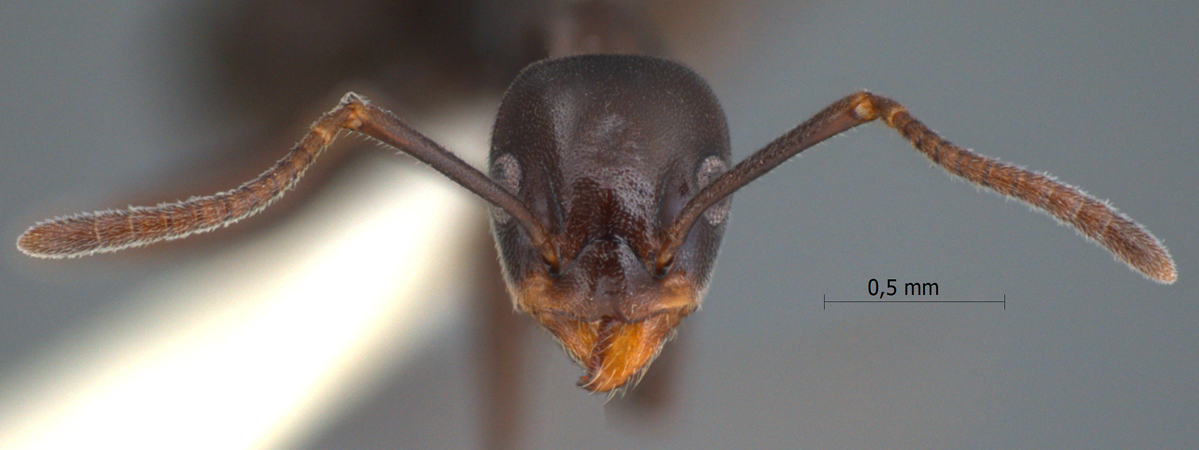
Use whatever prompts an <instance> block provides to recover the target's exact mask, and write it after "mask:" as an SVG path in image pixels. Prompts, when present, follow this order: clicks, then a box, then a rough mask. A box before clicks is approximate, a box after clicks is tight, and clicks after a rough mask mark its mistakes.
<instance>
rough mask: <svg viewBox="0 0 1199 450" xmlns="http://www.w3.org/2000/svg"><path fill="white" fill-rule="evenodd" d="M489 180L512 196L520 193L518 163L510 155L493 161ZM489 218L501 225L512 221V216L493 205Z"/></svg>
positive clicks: (501, 156) (506, 154)
mask: <svg viewBox="0 0 1199 450" xmlns="http://www.w3.org/2000/svg"><path fill="white" fill-rule="evenodd" d="M491 178H492V179H494V180H495V182H496V183H498V184H499V185H500V186H503V187H504V189H506V190H507V191H508V192H509V193H511V194H512V195H518V194H519V193H520V163H519V162H517V161H516V158H515V157H513V156H512V154H511V153H505V154H503V155H500V157H499V158H496V159H495V161H494V162H493V163H492V166H491ZM491 217H492V218H493V219H494V220H495V221H496V223H498V224H501V225H504V224H507V223H508V222H511V221H512V215H510V214H508V212H507V211H504V210H503V209H502V208H497V207H496V206H494V205H492V206H491Z"/></svg>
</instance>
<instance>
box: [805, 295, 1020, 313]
mask: <svg viewBox="0 0 1199 450" xmlns="http://www.w3.org/2000/svg"><path fill="white" fill-rule="evenodd" d="M820 298H821V300H822V302H823V305H822V306H821V309H828V306H827V305H828V304H829V303H999V304H1002V305H1003V309H1004V310H1007V294H1003V300H829V299H828V298H827V296H825V295H821V296H820Z"/></svg>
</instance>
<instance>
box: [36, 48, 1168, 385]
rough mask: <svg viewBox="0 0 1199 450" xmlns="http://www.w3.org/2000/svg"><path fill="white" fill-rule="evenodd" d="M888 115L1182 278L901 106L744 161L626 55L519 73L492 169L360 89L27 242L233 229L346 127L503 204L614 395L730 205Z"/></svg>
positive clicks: (1103, 210)
mask: <svg viewBox="0 0 1199 450" xmlns="http://www.w3.org/2000/svg"><path fill="white" fill-rule="evenodd" d="M875 120H879V121H881V122H882V123H883V124H885V125H887V126H889V127H891V128H893V129H895V130H896V131H898V132H899V133H900V135H901V136H903V138H904V139H905V140H907V141H908V142H909V143H910V144H911V145H912V146H913V147H915V149H916V150H918V151H919V152H921V153H922V154H923V155H925V156H926V157H927V158H929V159H930V160H931V161H932V162H933V163H935V164H937V165H938V166H940V167H941V168H942V169H944V170H946V171H947V172H949V173H950V174H952V175H954V176H957V177H960V178H962V179H964V180H966V181H969V182H970V183H972V184H974V185H976V186H980V187H985V188H987V189H990V190H992V191H994V192H996V193H998V194H1001V195H1003V196H1005V197H1010V198H1015V199H1017V200H1020V201H1022V202H1024V203H1026V204H1028V205H1030V206H1032V207H1033V208H1036V209H1038V210H1041V211H1043V212H1046V213H1047V214H1049V215H1050V216H1052V217H1054V218H1055V219H1057V220H1058V221H1060V222H1062V223H1065V224H1068V225H1070V226H1071V227H1073V228H1075V229H1076V230H1077V231H1078V232H1079V233H1081V234H1082V235H1083V236H1085V237H1086V238H1088V239H1090V240H1093V241H1095V242H1097V243H1098V244H1100V245H1101V246H1103V247H1104V248H1106V249H1107V250H1109V251H1110V252H1111V253H1112V254H1113V255H1114V256H1115V257H1116V258H1117V259H1119V260H1121V261H1123V262H1125V263H1126V264H1128V266H1129V267H1131V268H1132V269H1133V270H1135V271H1137V272H1139V273H1141V274H1143V275H1144V276H1145V277H1147V278H1150V279H1152V280H1154V281H1157V282H1161V283H1172V282H1174V280H1175V279H1176V278H1177V274H1176V270H1175V267H1174V262H1173V260H1172V259H1171V257H1170V255H1169V253H1168V252H1167V250H1166V249H1165V247H1163V246H1162V245H1161V243H1160V242H1159V241H1158V240H1157V239H1156V238H1155V237H1154V236H1153V235H1152V234H1151V233H1150V232H1149V231H1147V230H1146V229H1144V228H1143V227H1141V226H1140V225H1138V224H1137V223H1136V222H1134V221H1133V220H1132V219H1130V218H1129V217H1127V216H1126V215H1124V214H1121V213H1119V212H1118V211H1116V210H1115V209H1114V208H1112V207H1111V206H1109V205H1108V204H1107V203H1106V202H1103V201H1100V200H1097V199H1096V198H1094V197H1092V196H1090V195H1088V194H1086V193H1084V192H1082V191H1081V190H1079V189H1077V188H1075V187H1072V186H1069V185H1067V184H1064V183H1061V182H1059V181H1057V180H1055V179H1054V178H1053V177H1051V176H1049V175H1046V174H1042V173H1037V172H1033V171H1030V170H1027V169H1024V168H1021V167H1018V166H1015V165H1012V164H1007V163H1003V162H999V161H997V160H995V159H992V158H989V157H986V156H983V155H980V154H978V153H975V152H973V151H970V150H967V149H964V148H962V147H959V146H957V145H955V144H952V143H950V142H949V141H947V140H945V139H944V138H942V137H941V136H939V135H938V134H936V133H934V132H933V131H931V130H930V129H929V128H928V127H927V126H926V125H924V124H923V123H922V122H920V121H919V120H917V119H916V118H914V117H913V115H912V114H910V113H909V112H908V111H907V110H906V109H905V108H904V107H903V106H902V105H900V104H899V103H897V102H895V101H894V100H891V99H889V98H886V97H883V96H880V95H876V94H873V93H869V92H866V91H861V92H857V93H853V94H851V95H849V96H846V97H844V98H842V99H841V100H838V101H836V102H834V103H832V104H831V105H829V106H828V107H826V108H825V109H823V110H822V111H820V112H818V113H817V114H816V115H814V116H813V117H812V118H810V119H808V120H806V121H804V122H803V123H800V124H799V125H798V126H796V127H795V128H794V129H792V130H791V131H789V132H787V133H785V134H784V135H782V136H781V137H779V138H778V139H776V140H775V141H773V142H771V143H770V144H768V145H767V146H766V147H765V148H763V149H761V150H759V151H758V152H757V153H754V154H753V155H752V156H750V157H749V158H747V159H745V160H743V161H741V162H740V163H738V164H736V165H735V166H734V165H732V162H731V157H730V154H731V152H730V145H729V138H728V130H727V125H726V124H725V118H724V113H723V111H722V109H721V107H720V105H719V103H718V101H717V100H716V98H715V96H714V95H713V93H712V91H711V90H710V89H709V88H708V86H707V84H706V83H705V82H704V81H703V80H702V79H701V78H700V77H699V76H698V75H696V74H695V73H694V72H692V71H691V70H690V69H688V68H686V67H684V66H682V65H680V64H677V63H674V62H671V61H669V60H667V59H663V58H659V57H653V56H641V55H629V54H585V55H576V56H566V57H557V58H551V59H547V60H543V61H540V62H537V63H534V64H532V65H530V66H529V67H527V68H526V69H525V70H524V71H522V72H521V73H520V75H518V76H517V78H516V80H515V81H514V82H513V83H512V85H511V86H510V87H509V89H508V91H507V93H506V94H505V96H504V98H503V100H502V102H501V104H500V107H499V112H498V115H497V119H496V123H495V126H494V130H493V136H492V146H491V152H490V157H489V164H488V172H489V173H488V174H485V173H483V172H482V171H480V170H478V169H475V168H474V167H471V166H470V165H468V164H467V163H465V162H463V161H462V160H461V159H459V158H457V157H456V156H454V154H453V153H451V152H450V151H448V150H446V149H445V148H443V147H441V146H440V145H439V144H437V143H436V142H434V141H432V140H430V139H429V138H427V137H425V136H424V135H422V134H421V133H420V132H418V131H417V130H415V129H413V128H412V127H410V126H408V125H407V124H406V123H405V122H404V121H403V120H401V119H400V118H399V117H397V116H396V115H394V114H392V113H390V112H388V111H387V110H385V109H383V108H381V107H379V106H376V105H374V104H372V103H371V102H369V101H368V100H366V99H365V98H363V97H361V96H359V95H357V94H354V93H348V94H346V95H345V96H344V97H343V98H342V100H341V102H340V103H339V104H338V105H337V107H335V108H334V109H332V110H331V111H329V112H328V113H326V114H325V115H324V116H322V117H321V118H320V119H319V120H317V122H316V123H315V124H313V125H312V127H311V129H310V131H309V132H308V134H307V135H306V136H304V138H303V139H301V140H300V141H299V143H297V144H296V145H295V146H294V147H293V148H292V149H291V151H290V152H289V153H288V154H287V155H286V156H284V157H283V159H281V160H279V161H278V163H276V164H275V166H274V167H272V168H270V169H268V170H267V171H266V172H263V173H262V174H261V175H259V176H258V177H257V178H255V179H253V180H250V181H248V182H246V183H244V184H242V185H241V186H239V187H237V188H235V189H233V190H230V191H226V192H222V193H218V194H214V195H209V196H202V197H193V198H191V199H189V200H186V201H183V202H177V203H164V204H160V205H158V206H154V207H132V208H129V209H126V210H109V211H100V212H95V213H84V214H78V215H74V216H70V217H66V218H59V219H54V220H49V221H45V222H41V223H39V224H37V225H35V226H34V227H32V228H30V229H29V230H28V231H26V232H25V233H24V234H23V235H22V236H21V237H20V238H19V240H18V242H17V246H18V248H20V249H21V250H22V251H23V252H25V253H27V254H29V255H30V256H35V257H46V258H64V257H78V256H84V255H90V254H93V253H102V252H111V251H117V250H121V249H124V248H129V247H136V246H142V245H147V244H151V243H154V242H159V241H164V240H172V239H180V238H183V237H186V236H188V235H191V234H194V233H202V232H207V231H212V230H214V229H217V228H221V227H224V226H227V225H230V224H233V223H235V222H237V221H239V220H241V219H244V218H246V217H249V216H251V215H253V214H255V213H258V212H259V211H261V210H262V209H264V208H266V207H267V206H269V205H270V204H271V203H272V202H274V201H275V200H277V199H279V198H280V197H281V196H282V195H283V194H284V193H285V192H286V191H287V190H288V189H290V188H291V187H293V186H294V185H295V184H296V183H297V182H298V181H299V179H300V177H301V176H302V175H303V173H304V172H305V170H307V169H308V168H309V167H310V166H311V165H312V164H313V163H314V162H315V161H316V159H317V157H318V156H319V155H320V153H321V152H322V151H323V150H324V149H325V148H326V147H327V146H329V145H330V144H331V143H332V142H333V141H334V139H335V138H336V137H337V135H338V134H339V133H341V132H342V131H343V130H346V131H351V132H356V133H360V134H363V135H366V136H369V137H372V138H374V139H377V140H379V141H381V142H383V143H385V144H387V145H390V146H393V147H395V148H397V149H399V150H401V151H403V152H405V153H408V154H410V155H412V156H413V157H415V158H417V159H418V160H420V161H422V162H424V163H426V164H428V165H430V166H431V167H433V168H434V169H435V170H437V171H439V172H441V173H442V174H443V175H445V176H446V177H448V178H449V179H450V180H452V181H454V182H455V183H457V184H459V185H461V186H462V187H464V188H466V189H468V190H470V191H471V192H473V193H475V194H476V195H478V196H479V197H481V198H483V199H484V200H486V201H487V202H489V203H490V204H491V205H492V214H491V223H492V230H493V234H494V237H495V240H496V242H497V244H498V247H499V249H500V255H501V258H500V262H501V266H502V268H503V273H504V279H505V281H506V282H507V286H508V290H509V292H510V293H511V295H512V297H513V299H514V302H515V305H516V308H517V309H518V310H520V311H522V312H525V313H528V314H529V315H531V316H533V317H534V318H536V319H537V320H538V321H539V322H540V323H541V325H542V326H543V327H545V328H546V329H547V330H549V332H550V333H551V334H552V335H553V336H554V337H555V338H556V339H557V340H558V341H559V343H560V344H561V345H562V347H563V349H564V350H565V351H566V353H567V354H568V355H569V356H570V357H571V358H572V359H574V360H575V361H576V362H577V363H578V364H579V365H580V366H581V367H582V368H583V369H584V371H585V374H584V375H583V376H582V378H581V379H580V380H579V386H580V387H582V388H584V389H587V390H589V391H595V392H614V391H617V390H619V389H622V388H625V387H627V386H630V385H631V384H633V383H635V382H636V380H638V379H639V378H640V377H641V376H642V375H643V374H644V373H645V371H646V369H647V368H648V367H649V365H650V363H651V362H652V361H653V360H654V358H655V357H656V356H657V355H658V353H659V352H660V351H661V350H662V347H663V345H664V344H665V342H667V341H668V340H669V339H670V338H671V337H672V335H673V332H674V330H675V327H676V326H678V324H679V323H680V322H681V321H682V319H683V318H684V317H686V316H687V315H689V314H691V313H692V312H694V311H695V310H696V309H698V307H699V305H700V302H701V300H702V297H703V294H704V292H705V291H706V290H707V287H708V281H709V279H710V276H711V274H712V270H713V267H714V264H715V260H716V255H717V252H718V249H719V247H720V241H721V237H722V236H723V233H724V230H725V226H726V224H727V220H728V217H729V207H730V201H731V196H732V194H733V193H734V192H736V191H737V190H738V189H740V188H742V187H744V186H745V185H747V184H748V183H750V182H752V181H753V180H755V179H757V178H758V177H760V176H762V175H764V174H765V173H767V172H768V171H770V170H772V169H774V168H775V167H777V166H778V165H780V164H782V163H783V162H784V161H787V160H788V159H790V158H791V157H793V156H795V155H796V154H799V153H800V152H802V151H803V150H805V149H807V148H808V147H811V146H812V145H815V144H817V143H819V142H822V141H824V140H826V139H828V138H830V137H833V136H836V135H838V134H840V133H842V132H844V131H846V130H849V129H851V128H853V127H856V126H858V125H861V124H864V123H866V122H871V121H875Z"/></svg>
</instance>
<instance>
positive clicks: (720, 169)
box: [696, 155, 729, 226]
mask: <svg viewBox="0 0 1199 450" xmlns="http://www.w3.org/2000/svg"><path fill="white" fill-rule="evenodd" d="M728 170H729V166H728V164H726V163H725V162H724V160H723V159H720V157H719V156H716V155H712V156H709V157H707V158H704V160H703V161H702V162H700V163H699V170H698V173H696V178H697V179H698V180H699V188H700V189H701V190H702V189H703V188H705V187H707V186H708V185H709V184H712V182H713V181H716V179H717V178H720V176H721V175H724V173H725V172H728ZM728 218H729V198H728V197H726V198H725V199H724V200H721V201H720V202H717V203H716V204H715V205H712V206H711V207H709V208H708V210H707V211H704V220H707V221H708V223H709V224H711V225H712V226H717V225H720V224H722V223H724V221H725V220H728Z"/></svg>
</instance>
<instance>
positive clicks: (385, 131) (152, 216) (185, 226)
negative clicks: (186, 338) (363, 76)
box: [17, 92, 558, 267]
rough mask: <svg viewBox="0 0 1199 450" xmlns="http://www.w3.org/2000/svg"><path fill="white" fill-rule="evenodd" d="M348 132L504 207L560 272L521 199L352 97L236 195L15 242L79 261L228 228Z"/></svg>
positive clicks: (89, 222)
mask: <svg viewBox="0 0 1199 450" xmlns="http://www.w3.org/2000/svg"><path fill="white" fill-rule="evenodd" d="M343 129H345V130H350V131H357V132H360V133H363V134H366V135H368V136H371V137H373V138H376V139H379V140H380V141H383V142H384V143H386V144H388V145H391V146H393V147H395V148H397V149H399V150H400V151H403V152H405V153H408V154H409V155H412V156H413V157H415V158H416V159H419V160H421V161H422V162H424V163H426V164H428V165H430V166H432V167H433V168H434V169H436V170H437V171H439V172H441V173H442V174H444V175H446V176H447V177H449V178H450V179H451V180H453V181H454V182H455V183H458V184H459V185H461V186H462V187H465V188H466V189H468V190H470V191H471V192H474V193H475V194H476V195H478V196H480V197H482V198H483V199H484V200H486V201H488V202H490V203H491V204H493V205H495V206H496V207H498V208H500V209H503V210H504V211H505V212H507V213H508V214H510V215H512V217H513V218H515V219H516V220H517V221H518V222H519V223H520V224H521V226H522V227H523V229H524V230H525V231H526V232H527V233H528V234H529V237H530V241H532V243H533V245H535V246H536V247H537V248H538V249H539V250H540V251H541V253H542V256H543V258H544V259H545V260H546V261H547V262H548V263H549V264H550V265H551V266H552V267H557V265H558V259H557V258H558V255H557V251H556V249H555V248H554V245H553V243H552V242H551V241H550V239H549V237H548V236H547V235H546V233H545V230H544V229H543V228H542V227H541V225H540V223H538V222H537V221H536V220H535V219H534V218H533V215H532V213H531V212H529V209H528V208H527V207H526V206H525V205H524V203H523V202H521V201H520V199H518V198H516V197H515V196H513V195H512V194H511V193H509V192H508V191H506V190H505V189H504V188H503V187H501V186H499V185H498V184H496V183H495V182H494V181H492V180H491V179H490V178H488V177H487V176H486V175H484V174H483V173H482V172H480V171H479V170H478V169H475V168H474V167H471V166H470V165H469V164H467V163H466V162H464V161H462V160H461V159H459V158H458V157H457V156H454V154H453V153H450V152H449V151H448V150H446V149H445V148H443V147H441V146H440V145H438V144H437V143H435V142H433V141H432V140H430V139H429V138H427V137H425V136H424V135H422V134H420V133H419V132H417V131H416V130H414V129H412V127H410V126H408V125H407V124H406V123H404V122H403V121H402V120H400V119H399V118H398V117H396V116H395V115H393V114H391V113H389V112H387V111H385V110H383V109H380V108H379V107H376V106H374V105H372V104H371V103H370V102H368V101H366V100H365V99H364V98H362V97H360V96H358V95H357V94H354V93H352V92H351V93H347V94H346V95H345V96H344V97H342V99H341V102H340V103H339V104H338V105H337V107H336V108H334V109H333V110H331V111H329V112H327V113H325V115H324V116H322V117H321V118H320V119H319V120H317V121H316V123H314V124H313V125H312V128H311V129H310V130H309V131H308V134H307V135H305V136H304V138H303V139H301V140H300V142H298V143H296V145H295V146H294V147H292V149H291V151H290V152H288V153H287V155H286V156H284V157H283V159H280V160H279V162H277V163H275V165H274V166H273V167H271V168H270V169H268V170H267V171H266V172H263V173H262V174H261V175H259V176H258V177H256V178H254V179H253V180H250V181H247V182H246V183H243V184H242V185H241V186H238V187H237V188H235V189H233V190H229V191H225V192H221V193H218V194H214V195H208V196H202V197H192V198H190V199H187V200H184V201H181V202H175V203H162V204H159V205H158V206H153V207H131V208H129V209H123V210H107V211H97V212H93V213H81V214H77V215H73V216H70V217H62V218H56V219H51V220H47V221H43V222H39V223H38V224H37V225H34V226H33V227H32V228H30V229H29V230H26V231H25V233H24V234H22V235H21V237H20V238H18V239H17V248H19V249H20V250H21V251H22V252H25V254H27V255H30V256H34V257H39V258H75V257H80V256H85V255H90V254H93V253H104V252H114V251H117V250H121V249H125V248H129V247H140V246H143V245H149V244H152V243H155V242H159V241H167V240H174V239H181V238H184V237H187V236H188V235H191V234H194V233H203V232H207V231H212V230H214V229H217V228H220V227H224V226H228V225H230V224H233V223H235V222H237V221H239V220H241V219H244V218H246V217H249V216H252V215H254V214H256V213H258V212H259V211H261V210H262V209H263V208H266V207H267V206H269V205H270V204H271V203H273V202H274V201H275V200H278V199H279V198H280V197H282V196H283V194H284V193H285V192H287V190H288V189H290V188H291V187H292V186H294V185H295V184H296V182H297V181H299V180H300V177H302V176H303V175H304V172H305V171H306V170H307V169H308V168H309V167H311V166H312V164H313V163H314V162H316V158H317V156H319V155H320V154H321V152H323V151H324V149H325V148H326V147H328V146H329V144H331V143H333V141H334V139H336V137H337V133H339V132H340V131H341V130H343Z"/></svg>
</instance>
